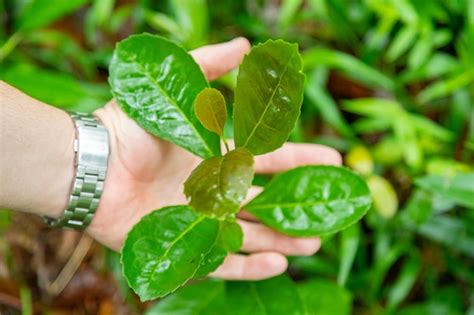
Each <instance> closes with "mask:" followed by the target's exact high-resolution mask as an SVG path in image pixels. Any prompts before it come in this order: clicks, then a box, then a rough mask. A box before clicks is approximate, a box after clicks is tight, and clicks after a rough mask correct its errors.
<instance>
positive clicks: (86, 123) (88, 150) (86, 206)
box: [44, 113, 109, 231]
mask: <svg viewBox="0 0 474 315" xmlns="http://www.w3.org/2000/svg"><path fill="white" fill-rule="evenodd" d="M70 115H71V118H72V119H73V121H74V124H75V126H76V139H75V140H74V152H75V160H74V165H75V167H76V177H75V179H74V183H73V186H72V192H71V196H70V197H69V205H68V207H67V208H66V210H64V215H63V216H62V218H59V219H54V218H51V217H44V219H45V222H46V223H47V224H49V225H51V226H58V227H69V228H73V229H76V230H81V231H82V230H84V229H85V228H86V227H87V226H88V225H89V224H90V223H91V221H92V218H93V217H94V213H95V211H96V210H97V207H98V206H99V201H100V197H101V195H102V191H103V190H104V181H105V175H106V173H107V161H108V158H109V134H108V132H107V129H105V127H104V126H103V125H102V124H101V123H100V122H99V121H98V120H97V119H96V118H95V117H94V116H92V115H89V114H84V113H71V114H70Z"/></svg>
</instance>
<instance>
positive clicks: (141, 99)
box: [109, 34, 220, 158]
mask: <svg viewBox="0 0 474 315" xmlns="http://www.w3.org/2000/svg"><path fill="white" fill-rule="evenodd" d="M109 83H110V85H111V87H112V93H113V94H114V96H115V98H116V100H117V101H118V103H119V105H120V106H121V107H122V109H123V110H124V111H125V112H126V113H127V114H128V115H129V116H130V117H131V118H133V119H134V120H135V121H136V122H137V123H138V124H139V125H140V126H141V127H142V128H144V129H145V130H146V131H148V132H150V133H151V134H153V135H155V136H158V137H161V138H163V139H165V140H168V141H171V142H173V143H175V144H177V145H179V146H182V147H183V148H185V149H187V150H189V151H191V152H192V153H194V154H196V155H198V156H200V157H203V158H207V157H211V156H213V155H219V154H220V143H219V137H218V136H217V135H216V134H214V133H212V132H210V131H208V130H206V129H205V128H204V127H203V126H202V125H201V123H200V122H199V121H198V119H197V117H196V114H195V113H194V106H193V104H194V100H195V98H196V96H197V95H198V93H199V92H200V91H201V90H202V89H204V88H206V87H207V86H208V83H207V82H206V79H205V78H204V75H203V73H202V72H201V70H200V68H199V66H198V65H197V64H196V62H195V61H194V60H193V58H192V57H191V56H190V55H189V54H188V53H186V52H185V51H184V50H183V49H182V48H181V47H179V46H177V45H176V44H174V43H173V42H171V41H169V40H167V39H164V38H162V37H159V36H155V35H150V34H141V35H132V36H130V37H128V38H127V39H126V40H124V41H122V42H120V43H119V44H118V45H117V48H116V49H115V52H114V56H113V58H112V61H111V64H110V76H109Z"/></svg>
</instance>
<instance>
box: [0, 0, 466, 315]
mask: <svg viewBox="0 0 474 315" xmlns="http://www.w3.org/2000/svg"><path fill="white" fill-rule="evenodd" d="M0 18H1V24H2V27H1V28H0V42H1V44H0V62H1V64H0V78H1V79H2V80H5V81H6V82H8V83H10V84H12V85H14V86H16V87H17V88H19V89H21V90H23V91H24V92H25V93H27V94H29V95H31V96H33V97H35V98H38V99H40V100H42V101H44V102H46V103H49V104H53V105H55V106H58V107H61V108H64V109H68V110H76V111H78V110H81V111H92V110H94V109H96V108H98V107H100V106H102V105H103V104H105V102H107V101H108V100H109V99H110V97H111V95H110V92H109V86H108V85H107V83H106V78H107V68H108V64H109V62H110V58H111V55H112V51H113V49H114V46H115V43H116V42H117V41H119V40H121V39H123V38H125V37H127V36H128V35H130V34H133V33H140V32H143V31H148V32H152V33H158V34H161V35H164V36H167V37H169V38H170V39H172V40H175V41H177V42H179V43H181V44H182V45H184V46H185V47H186V48H188V49H192V48H196V47H199V46H201V45H204V44H207V43H217V42H220V41H224V40H229V39H231V38H233V37H236V36H245V37H247V38H249V39H250V40H251V42H252V43H254V44H256V43H258V42H263V41H265V40H266V39H268V38H275V39H277V38H283V39H285V40H287V41H291V42H297V43H298V44H299V47H300V50H301V52H302V55H303V63H304V71H305V73H306V75H307V81H306V89H305V99H304V103H303V112H302V115H301V117H300V119H299V121H298V123H297V127H296V128H295V130H294V132H293V134H292V136H291V140H292V141H295V142H314V143H321V144H327V145H331V146H333V147H336V148H337V149H339V150H340V151H341V152H343V153H344V154H345V158H346V159H345V160H346V164H347V165H348V166H350V167H352V168H354V169H355V170H357V171H358V172H360V173H361V174H363V175H364V176H366V178H367V180H368V182H369V186H370V188H371V190H372V194H373V198H374V208H373V209H372V210H371V211H370V212H369V214H368V215H367V216H366V217H365V219H364V220H363V222H361V223H360V224H358V225H356V226H353V227H351V228H349V229H347V230H345V231H343V232H342V233H340V235H338V236H337V237H326V238H325V239H324V241H323V247H322V250H321V252H320V253H318V254H317V255H315V256H313V257H305V258H302V257H299V258H292V259H291V268H290V271H291V274H292V276H293V277H294V278H295V279H297V280H304V281H305V282H302V283H304V289H302V290H305V291H304V292H306V293H304V294H308V292H314V295H315V296H317V297H319V298H320V300H319V301H318V303H319V304H318V303H317V302H315V303H316V304H317V307H319V309H321V314H336V313H337V314H341V313H348V312H350V309H352V312H353V313H356V314H380V313H387V314H392V313H395V314H434V313H436V314H466V313H467V314H474V173H473V167H472V162H473V156H474V104H473V100H474V1H472V0H447V1H441V0H438V1H417V0H364V1H362V0H361V1H354V0H307V1H303V0H281V1H276V0H266V1H265V0H259V1H257V0H247V1H232V0H219V1H217V0H209V1H205V0H181V1H179V0H168V1H161V2H159V3H158V2H155V1H146V0H142V1H114V0H95V1H87V0H74V1H72V0H69V1H61V0H54V1H53V0H49V1H46V0H33V1H21V0H18V1H8V0H7V1H1V2H0ZM235 76H236V74H235V73H232V74H230V75H227V76H225V77H224V78H222V79H219V80H218V81H216V82H214V83H213V86H215V87H217V88H219V89H221V90H222V91H224V92H225V94H226V95H227V96H231V95H232V92H233V89H234V86H235ZM229 99H232V98H231V97H229ZM259 180H260V181H261V182H262V183H264V182H265V179H264V178H260V179H259ZM9 217H10V216H9V215H8V214H6V213H5V214H4V212H0V229H5V228H8V221H9ZM117 277H120V274H119V273H118V272H117ZM120 281H122V282H123V280H120ZM308 281H309V282H308ZM308 290H309V291H308ZM311 290H312V291H311ZM328 292H334V293H333V294H328ZM128 294H131V293H128ZM304 294H303V295H304ZM24 295H25V294H24ZM25 296H27V294H26V295H25ZM158 304H159V303H158ZM351 305H352V306H351ZM346 306H347V307H346ZM163 307H164V306H163ZM338 307H340V309H339V308H338Z"/></svg>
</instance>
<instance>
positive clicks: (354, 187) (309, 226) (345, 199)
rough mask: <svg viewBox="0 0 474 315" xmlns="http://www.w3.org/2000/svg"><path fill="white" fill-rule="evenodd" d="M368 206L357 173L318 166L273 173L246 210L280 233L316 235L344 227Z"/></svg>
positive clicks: (363, 187)
mask: <svg viewBox="0 0 474 315" xmlns="http://www.w3.org/2000/svg"><path fill="white" fill-rule="evenodd" d="M370 205H371V199H370V192H369V189H368V187H367V185H366V184H365V182H364V181H363V180H362V179H361V178H360V177H359V176H358V175H356V174H355V173H353V172H351V171H349V170H348V169H345V168H342V167H335V166H322V165H320V166H304V167H299V168H295V169H293V170H290V171H288V172H286V173H283V174H280V175H278V176H276V177H275V178H274V179H273V180H272V181H271V182H270V183H269V184H268V185H267V186H266V187H265V189H264V191H263V192H262V193H261V194H260V195H258V196H257V197H256V198H255V199H253V200H252V201H251V202H250V203H249V204H248V205H246V206H245V209H246V210H247V211H249V212H250V213H252V214H253V215H255V216H256V217H257V218H259V219H260V220H261V221H262V222H263V223H265V224H266V225H269V226H270V227H272V228H274V229H276V230H278V231H280V232H282V233H285V234H288V235H293V236H315V235H321V234H328V233H333V232H336V231H339V230H342V229H344V228H347V227H348V226H350V225H351V224H353V223H355V222H357V221H358V220H360V219H361V218H362V217H363V216H364V215H365V213H366V212H367V210H368V209H369V208H370Z"/></svg>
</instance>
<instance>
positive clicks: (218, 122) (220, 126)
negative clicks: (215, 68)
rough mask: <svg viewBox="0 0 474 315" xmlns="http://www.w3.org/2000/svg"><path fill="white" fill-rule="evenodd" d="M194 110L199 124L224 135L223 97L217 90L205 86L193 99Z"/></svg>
mask: <svg viewBox="0 0 474 315" xmlns="http://www.w3.org/2000/svg"><path fill="white" fill-rule="evenodd" d="M194 110H195V112H196V116H197V117H198V118H199V121H200V122H201V124H202V125H203V126H204V127H205V128H206V129H207V130H209V131H212V132H215V133H217V134H218V135H219V136H221V138H223V137H224V125H225V122H226V120H227V108H226V107H225V99H224V96H223V95H222V93H221V92H219V90H216V89H212V88H205V89H204V90H202V91H201V92H200V93H199V94H198V95H197V96H196V100H195V101H194Z"/></svg>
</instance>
